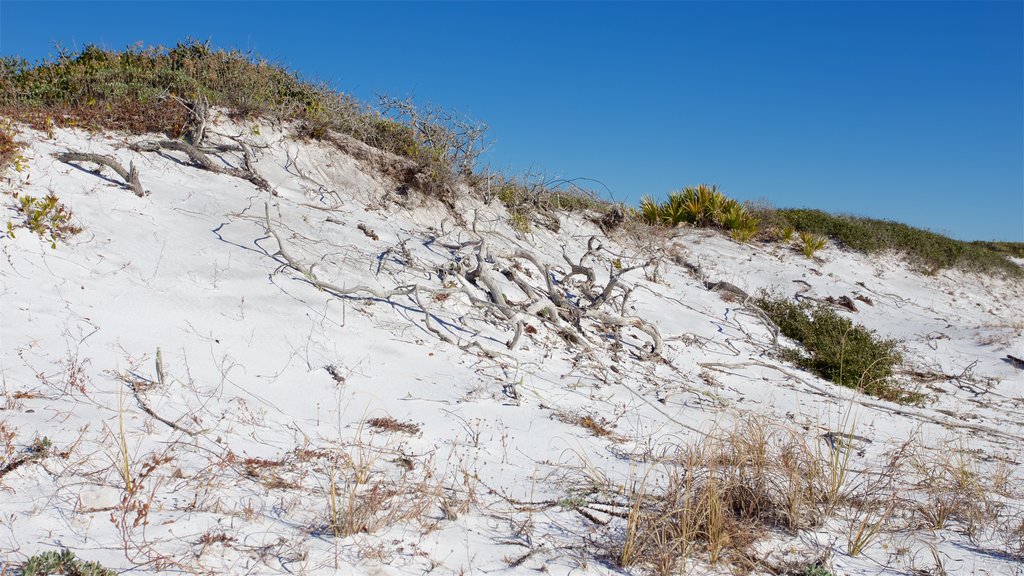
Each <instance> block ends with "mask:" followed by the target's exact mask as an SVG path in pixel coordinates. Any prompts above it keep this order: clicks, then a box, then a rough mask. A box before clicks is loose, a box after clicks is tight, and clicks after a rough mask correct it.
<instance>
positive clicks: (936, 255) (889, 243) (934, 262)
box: [778, 209, 1024, 276]
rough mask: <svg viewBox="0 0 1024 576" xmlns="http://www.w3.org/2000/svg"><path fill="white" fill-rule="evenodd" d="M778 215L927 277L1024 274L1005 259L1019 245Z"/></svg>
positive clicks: (879, 223) (796, 212)
mask: <svg viewBox="0 0 1024 576" xmlns="http://www.w3.org/2000/svg"><path fill="white" fill-rule="evenodd" d="M778 213H779V214H780V215H781V216H782V217H783V218H785V220H786V221H787V222H788V223H789V224H790V225H792V226H793V227H794V228H795V229H796V230H797V231H799V232H807V233H813V234H818V235H822V236H827V237H829V238H832V239H834V240H836V241H838V242H840V243H842V244H843V245H844V246H846V247H847V248H850V249H852V250H856V251H858V252H863V253H868V254H870V253H873V252H879V251H882V250H895V251H897V252H900V253H902V254H905V255H906V256H908V257H909V258H910V259H911V261H912V262H913V263H914V264H916V265H917V266H918V267H919V268H920V269H921V270H922V271H924V272H926V273H935V272H937V271H938V270H940V269H942V268H949V267H956V268H961V269H967V270H978V271H995V270H999V271H1003V272H1007V273H1009V274H1012V275H1018V276H1019V275H1021V274H1022V273H1024V270H1022V269H1021V267H1020V266H1018V265H1017V264H1014V263H1013V262H1011V261H1009V260H1007V259H1006V258H1005V256H1004V255H1005V254H1021V253H1024V244H1020V243H1011V242H1003V243H995V242H963V241H960V240H954V239H952V238H948V237H946V236H943V235H941V234H936V233H935V232H930V231H928V230H922V229H920V228H914V227H912V226H908V225H906V224H900V223H898V222H891V221H888V220H875V219H872V218H862V217H858V216H837V215H835V214H829V213H828V212H823V211H821V210H807V209H781V210H778Z"/></svg>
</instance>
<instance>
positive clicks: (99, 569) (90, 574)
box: [21, 549, 117, 576]
mask: <svg viewBox="0 0 1024 576" xmlns="http://www.w3.org/2000/svg"><path fill="white" fill-rule="evenodd" d="M21 573H22V574H24V576H47V575H49V574H66V575H67V576H115V575H116V574H117V572H114V571H113V570H110V569H108V568H104V567H103V566H102V565H100V564H98V563H96V562H84V561H82V560H79V559H78V558H76V557H75V554H74V552H71V551H70V550H67V549H64V550H60V551H57V550H49V551H47V552H43V553H41V554H36V555H35V556H32V557H31V558H29V559H28V560H27V561H26V562H25V566H24V567H22V571H21Z"/></svg>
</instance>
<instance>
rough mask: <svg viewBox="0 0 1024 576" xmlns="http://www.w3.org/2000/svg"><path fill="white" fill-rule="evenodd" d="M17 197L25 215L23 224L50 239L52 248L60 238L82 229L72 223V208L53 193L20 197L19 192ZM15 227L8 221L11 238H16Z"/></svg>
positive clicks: (8, 232)
mask: <svg viewBox="0 0 1024 576" xmlns="http://www.w3.org/2000/svg"><path fill="white" fill-rule="evenodd" d="M15 198H17V199H18V209H19V211H20V212H21V213H22V215H23V216H24V222H23V223H22V226H24V227H25V228H28V229H29V230H31V231H32V232H34V233H35V234H38V235H39V237H40V238H44V239H48V240H49V241H50V247H51V248H57V241H58V240H66V239H67V238H68V237H70V236H73V235H75V234H78V233H79V232H81V231H82V229H81V228H79V227H78V226H75V225H74V224H72V223H71V210H70V209H69V208H68V207H67V206H65V205H64V204H62V203H61V202H60V200H58V199H57V196H55V195H54V194H52V193H51V194H49V195H47V196H46V197H45V198H35V197H33V196H28V195H25V196H21V197H19V196H18V195H17V194H15ZM14 229H15V225H14V223H13V222H8V223H7V235H8V236H10V237H11V238H14Z"/></svg>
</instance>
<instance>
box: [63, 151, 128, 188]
mask: <svg viewBox="0 0 1024 576" xmlns="http://www.w3.org/2000/svg"><path fill="white" fill-rule="evenodd" d="M53 157H54V158H56V159H57V160H60V161H61V162H64V163H65V164H71V163H73V162H91V163H93V164H98V165H100V166H106V167H108V168H110V169H111V170H113V171H114V172H117V175H118V176H120V177H121V179H122V180H124V182H125V184H126V185H127V186H128V188H129V189H130V190H131V191H132V192H134V193H135V195H136V196H138V197H139V198H142V197H143V196H145V195H146V191H145V190H143V189H142V182H140V181H139V170H138V169H137V168H135V162H132V163H131V164H129V165H128V170H125V169H124V166H122V165H121V164H120V163H119V162H118V161H117V159H116V158H114V157H113V156H103V155H100V154H89V153H85V152H58V153H57V154H54V155H53Z"/></svg>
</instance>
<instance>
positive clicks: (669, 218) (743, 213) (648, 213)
mask: <svg viewBox="0 0 1024 576" xmlns="http://www.w3.org/2000/svg"><path fill="white" fill-rule="evenodd" d="M640 215H641V217H642V218H643V220H644V221H645V222H647V223H648V224H652V225H660V226H677V225H679V224H683V223H685V224H693V225H695V226H700V227H715V228H723V229H725V230H729V231H730V235H731V236H732V237H733V238H734V239H736V240H738V241H740V242H748V241H750V240H751V239H753V238H754V236H755V235H757V232H758V220H757V217H756V216H754V215H753V214H751V213H750V212H749V211H748V210H747V209H746V207H744V206H743V205H742V204H740V203H739V202H737V201H736V200H734V199H732V198H727V197H726V196H725V195H724V194H722V193H721V192H719V191H718V187H717V186H715V185H710V186H709V185H707V184H699V185H697V186H687V187H686V188H683V189H682V190H678V191H675V192H671V193H670V194H669V195H668V198H667V199H666V200H665V201H664V202H662V203H660V204H659V203H658V202H656V201H655V200H654V199H653V198H651V197H650V196H644V198H643V199H642V200H641V201H640Z"/></svg>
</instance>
